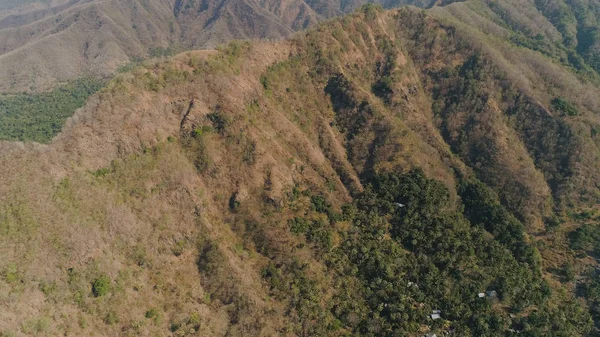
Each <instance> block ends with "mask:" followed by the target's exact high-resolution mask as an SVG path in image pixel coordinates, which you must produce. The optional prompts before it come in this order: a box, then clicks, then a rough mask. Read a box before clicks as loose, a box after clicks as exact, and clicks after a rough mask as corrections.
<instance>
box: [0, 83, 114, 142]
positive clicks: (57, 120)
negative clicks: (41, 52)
mask: <svg viewBox="0 0 600 337" xmlns="http://www.w3.org/2000/svg"><path fill="white" fill-rule="evenodd" d="M103 85H104V82H103V81H101V80H98V79H92V78H81V79H78V80H76V81H73V82H71V83H69V84H67V85H64V86H62V87H59V88H56V89H54V90H52V91H50V92H46V93H41V94H17V95H0V140H10V141H35V142H40V143H48V142H50V140H52V138H53V137H54V136H55V135H56V134H58V133H59V132H60V130H61V129H62V127H63V124H64V122H65V120H66V119H67V118H69V117H70V116H72V115H73V113H74V112H75V110H77V109H78V108H80V107H82V106H83V104H84V103H85V102H86V101H87V99H88V98H89V97H90V96H91V95H92V94H94V93H95V92H96V91H98V90H99V89H100V88H102V87H103Z"/></svg>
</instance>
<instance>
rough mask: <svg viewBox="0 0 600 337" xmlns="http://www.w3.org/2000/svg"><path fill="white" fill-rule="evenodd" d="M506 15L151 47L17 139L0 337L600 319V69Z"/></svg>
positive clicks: (491, 327)
mask: <svg viewBox="0 0 600 337" xmlns="http://www.w3.org/2000/svg"><path fill="white" fill-rule="evenodd" d="M487 8H489V7H486V3H484V2H475V1H474V2H469V3H461V4H453V5H450V6H448V7H445V8H439V9H436V10H433V11H429V12H423V11H421V10H417V9H402V10H394V11H389V12H384V11H382V10H380V9H379V8H378V7H377V6H374V5H367V6H364V7H362V8H361V9H360V11H358V12H356V13H354V14H352V15H349V16H345V17H343V18H339V19H335V20H332V21H329V22H327V23H326V24H324V25H319V26H316V27H315V28H313V29H310V30H309V31H308V32H306V33H304V34H301V35H299V36H297V37H295V38H294V39H292V40H290V41H285V42H279V43H247V42H236V43H231V44H229V45H228V46H227V47H223V48H220V49H219V50H218V51H194V52H187V53H183V54H180V55H177V56H176V57H173V58H171V59H169V60H167V61H160V62H156V63H146V64H144V65H142V66H140V67H137V68H135V69H134V70H132V71H131V72H130V73H123V74H120V75H118V76H117V77H116V78H115V79H114V80H112V81H111V83H110V84H109V85H108V86H107V87H106V88H105V89H104V90H102V91H101V92H100V93H98V94H96V95H94V96H93V97H92V99H91V100H90V101H89V102H88V103H87V104H86V105H85V107H84V108H82V109H80V110H79V111H78V112H77V113H76V114H75V116H73V117H72V118H71V119H69V121H68V122H67V124H66V126H65V128H64V129H63V131H62V133H61V134H60V135H59V136H57V137H56V138H55V139H54V140H53V142H52V143H51V144H49V145H39V144H35V143H32V144H18V143H0V176H2V177H3V178H4V179H2V180H1V181H0V255H1V256H2V257H3V258H2V259H0V276H1V277H0V333H1V334H2V335H3V336H22V335H26V336H29V335H38V336H44V335H47V336H55V335H67V336H82V335H95V336H115V335H117V336H140V335H142V336H154V335H169V336H192V335H197V336H273V335H285V336H318V335H320V336H324V335H332V336H341V335H359V336H362V335H364V336H381V335H386V336H387V335H390V336H392V335H394V336H396V335H397V336H422V335H424V334H426V333H429V332H431V333H436V334H438V335H443V334H444V333H451V332H454V334H455V335H457V336H514V335H517V334H519V335H526V336H591V335H593V334H595V333H597V331H598V330H597V328H598V327H600V320H598V317H599V315H598V312H597V309H596V308H597V306H596V304H597V303H598V301H597V299H598V298H600V293H599V292H598V289H600V287H598V284H597V282H595V281H594V280H595V279H594V278H593V277H592V276H593V275H594V274H593V269H592V271H590V272H585V268H586V267H588V266H590V267H594V266H595V262H594V260H593V259H592V258H591V256H592V255H593V254H594V252H595V246H594V245H595V241H594V240H593V239H592V240H591V241H590V240H588V239H587V238H588V237H590V238H594V237H596V236H598V233H600V232H599V231H597V223H596V222H597V218H596V212H597V210H596V209H595V207H597V206H596V205H597V204H598V188H597V187H598V183H599V181H598V180H599V179H600V177H598V162H599V161H598V158H597V155H598V148H597V145H598V143H597V137H596V136H597V134H596V132H595V131H593V130H597V129H598V123H599V122H598V116H597V114H596V112H597V108H596V107H598V104H600V101H599V100H600V97H598V95H595V94H594V93H595V92H597V89H598V83H597V82H596V81H595V78H593V76H591V75H589V74H588V73H585V72H580V71H579V70H578V69H576V68H574V67H572V65H571V64H569V63H561V62H560V61H559V60H556V59H554V58H553V55H546V54H543V53H540V52H537V51H534V50H531V49H528V48H525V47H523V46H518V45H516V44H515V43H514V41H511V40H510V39H501V38H500V37H502V36H504V35H503V34H507V35H506V36H510V35H508V34H511V32H512V31H511V30H510V28H509V27H507V26H503V25H500V24H498V23H497V20H499V19H498V18H497V17H495V16H493V15H492V14H489V13H488V12H487ZM182 13H183V12H182ZM473 13H475V14H473ZM478 13H488V14H489V15H487V16H486V15H483V14H478ZM471 14H473V15H471ZM462 16H465V17H468V18H470V20H472V21H473V22H468V21H467V23H469V24H470V25H469V24H465V23H464V21H462V20H459V19H458V18H461V17H462ZM551 26H552V25H550V26H548V27H549V28H548V29H549V30H548V31H549V32H551V31H552V29H551V28H550V27H551ZM473 27H476V28H478V29H474V28H473ZM480 27H487V28H488V30H487V31H485V30H484V31H483V32H481V31H480V29H479V28H480ZM552 27H553V26H552ZM548 34H550V33H548ZM557 36H558V35H557ZM508 65H510V67H509V66H508ZM561 221H563V222H564V223H562V224H560V222H561ZM583 223H586V225H585V226H583V227H581V228H579V229H577V228H578V227H580V225H581V224H583ZM571 232H572V233H571ZM549 233H552V235H549ZM569 233H571V234H569ZM571 249H572V250H571ZM574 252H577V254H576V253H574ZM571 263H572V264H571ZM563 266H565V269H564V273H563V271H562V269H561V268H563ZM575 275H578V276H577V277H575ZM577 287H579V288H578V289H580V290H582V289H583V290H582V291H583V292H581V291H575V290H576V288H577ZM486 291H488V294H486ZM479 293H483V294H484V295H483V297H480V296H479ZM436 310H439V311H440V316H441V318H439V319H433V318H432V317H431V315H432V314H433V313H434V311H436ZM436 312H437V311H436ZM434 318H435V316H434ZM594 319H596V320H595V321H594Z"/></svg>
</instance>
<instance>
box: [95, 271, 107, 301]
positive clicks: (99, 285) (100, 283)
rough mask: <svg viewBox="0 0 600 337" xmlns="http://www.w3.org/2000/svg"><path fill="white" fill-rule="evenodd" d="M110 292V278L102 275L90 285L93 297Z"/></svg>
mask: <svg viewBox="0 0 600 337" xmlns="http://www.w3.org/2000/svg"><path fill="white" fill-rule="evenodd" d="M109 292H110V278H108V276H106V275H102V276H100V277H99V278H97V279H96V280H94V282H93V283H92V293H93V294H94V296H95V297H100V296H104V295H106V294H108V293H109Z"/></svg>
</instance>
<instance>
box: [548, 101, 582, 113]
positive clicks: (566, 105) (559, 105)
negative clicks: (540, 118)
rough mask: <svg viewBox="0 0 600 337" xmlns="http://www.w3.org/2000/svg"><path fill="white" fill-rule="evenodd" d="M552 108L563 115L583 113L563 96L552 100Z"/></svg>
mask: <svg viewBox="0 0 600 337" xmlns="http://www.w3.org/2000/svg"><path fill="white" fill-rule="evenodd" d="M551 104H552V108H553V109H554V110H556V111H557V112H558V113H560V114H561V115H562V116H579V115H581V113H580V112H579V110H578V109H577V107H576V106H575V105H573V104H571V103H570V102H569V101H567V100H566V99H564V98H562V97H557V98H555V99H553V100H552V103H551Z"/></svg>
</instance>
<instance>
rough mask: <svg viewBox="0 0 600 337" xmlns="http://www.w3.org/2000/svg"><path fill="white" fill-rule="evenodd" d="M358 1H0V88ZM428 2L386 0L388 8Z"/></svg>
mask: <svg viewBox="0 0 600 337" xmlns="http://www.w3.org/2000/svg"><path fill="white" fill-rule="evenodd" d="M361 3H363V1H354V2H345V1H344V2H337V3H336V2H330V1H325V0H319V1H309V2H305V1H303V0H286V1H257V0H244V1H238V0H236V1H233V0H202V1H196V0H189V1H188V0H144V1H142V0H133V1H131V0H127V1H124V0H109V1H104V0H68V1H67V0H53V1H25V2H18V1H12V0H2V1H0V65H1V66H0V79H2V81H1V84H0V92H4V93H16V92H21V91H27V92H43V91H46V90H48V89H50V88H52V87H53V86H54V85H55V84H56V83H62V82H66V81H69V80H73V79H76V78H78V77H80V76H82V75H88V76H96V77H98V76H100V77H102V76H107V75H110V74H112V73H113V72H114V71H115V70H116V69H117V68H118V67H119V66H122V65H124V64H126V63H127V62H129V61H131V60H135V59H140V58H147V57H152V56H160V55H163V54H164V53H165V52H167V53H169V52H171V51H173V50H178V49H179V50H181V49H182V48H183V49H189V48H211V47H215V46H216V45H218V44H220V43H223V42H226V41H229V40H231V39H246V38H255V39H280V38H282V37H286V36H289V35H291V34H292V32H293V31H296V30H300V29H305V28H307V27H309V26H311V25H314V24H315V23H317V22H319V21H322V20H324V19H325V18H329V17H332V16H336V15H341V14H343V13H345V12H348V11H351V10H352V9H354V8H355V7H356V6H357V5H360V4H361ZM404 4H415V5H421V6H430V5H433V4H434V1H405V0H403V1H391V2H386V5H389V6H400V5H404Z"/></svg>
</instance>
